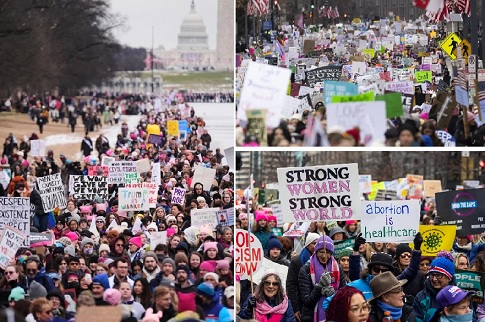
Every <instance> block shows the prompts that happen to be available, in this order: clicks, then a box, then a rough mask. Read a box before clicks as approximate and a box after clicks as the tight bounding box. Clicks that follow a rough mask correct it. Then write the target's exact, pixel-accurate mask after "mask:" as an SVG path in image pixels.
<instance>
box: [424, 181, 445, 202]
mask: <svg viewBox="0 0 485 322" xmlns="http://www.w3.org/2000/svg"><path fill="white" fill-rule="evenodd" d="M423 188H424V196H425V197H431V198H434V196H435V194H436V193H438V192H441V191H442V190H443V189H441V180H424V181H423Z"/></svg>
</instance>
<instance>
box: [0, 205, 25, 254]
mask: <svg viewBox="0 0 485 322" xmlns="http://www.w3.org/2000/svg"><path fill="white" fill-rule="evenodd" d="M32 206H33V205H32ZM30 212H31V205H30V198H19V197H0V231H2V230H3V228H4V227H5V226H9V227H13V228H15V229H17V230H20V231H21V232H23V233H24V234H25V235H27V236H28V235H30ZM25 244H26V245H24V246H26V247H29V245H28V243H25Z"/></svg>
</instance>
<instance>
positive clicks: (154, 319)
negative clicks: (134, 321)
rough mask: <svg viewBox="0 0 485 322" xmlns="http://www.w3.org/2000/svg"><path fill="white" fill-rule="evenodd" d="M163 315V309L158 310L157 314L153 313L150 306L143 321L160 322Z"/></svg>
mask: <svg viewBox="0 0 485 322" xmlns="http://www.w3.org/2000/svg"><path fill="white" fill-rule="evenodd" d="M162 316H163V311H158V312H157V314H154V313H153V309H152V308H151V307H149V308H148V309H147V310H146V312H145V316H144V317H143V320H141V321H142V322H158V321H160V319H161V318H162Z"/></svg>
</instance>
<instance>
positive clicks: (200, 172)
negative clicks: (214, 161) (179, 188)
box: [190, 166, 216, 191]
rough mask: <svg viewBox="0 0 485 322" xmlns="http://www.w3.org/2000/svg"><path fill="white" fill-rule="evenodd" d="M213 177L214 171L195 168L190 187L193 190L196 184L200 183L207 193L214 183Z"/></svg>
mask: <svg viewBox="0 0 485 322" xmlns="http://www.w3.org/2000/svg"><path fill="white" fill-rule="evenodd" d="M215 175H216V169H211V168H206V167H202V166H196V167H195V171H194V177H193V178H192V183H191V184H190V187H192V188H193V187H194V185H195V184H196V183H197V182H200V183H202V185H203V186H204V191H209V190H210V188H211V186H212V183H213V182H214V177H215Z"/></svg>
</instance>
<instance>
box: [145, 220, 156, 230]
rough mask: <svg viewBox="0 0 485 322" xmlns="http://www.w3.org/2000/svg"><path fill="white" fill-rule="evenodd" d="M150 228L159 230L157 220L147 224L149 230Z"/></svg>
mask: <svg viewBox="0 0 485 322" xmlns="http://www.w3.org/2000/svg"><path fill="white" fill-rule="evenodd" d="M150 229H155V230H156V231H158V227H157V224H156V223H155V222H152V223H150V225H148V226H147V230H150Z"/></svg>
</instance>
